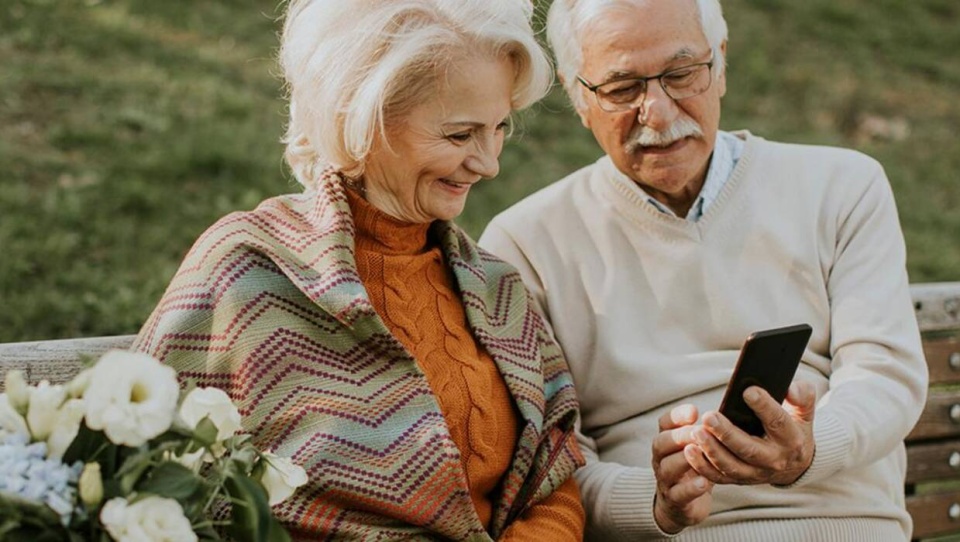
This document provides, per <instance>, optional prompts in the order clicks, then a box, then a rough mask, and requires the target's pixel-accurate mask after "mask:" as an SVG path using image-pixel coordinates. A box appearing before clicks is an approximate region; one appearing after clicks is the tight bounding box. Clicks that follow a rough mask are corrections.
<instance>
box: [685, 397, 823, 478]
mask: <svg viewBox="0 0 960 542" xmlns="http://www.w3.org/2000/svg"><path fill="white" fill-rule="evenodd" d="M743 398H744V400H745V401H746V402H747V405H748V406H750V408H752V409H753V411H754V412H756V414H757V417H759V418H760V421H761V422H763V427H764V429H765V430H766V433H767V434H766V436H764V437H763V438H760V437H754V436H752V435H749V434H747V433H746V432H744V431H742V430H741V429H740V428H738V427H736V426H735V425H733V423H731V422H730V420H729V419H727V418H726V417H725V416H723V415H722V414H720V413H719V412H708V413H706V414H704V416H703V426H702V427H698V428H697V429H695V430H694V431H693V440H694V442H695V443H696V446H691V447H688V449H687V450H685V456H686V459H687V461H688V462H689V463H690V465H691V466H692V467H693V468H694V469H695V470H696V471H697V473H699V474H700V475H701V476H703V477H705V478H707V479H708V480H710V481H711V482H713V483H716V484H739V485H750V484H774V485H789V484H792V483H794V482H796V481H797V479H798V478H800V476H801V475H803V473H804V472H806V471H807V469H808V468H810V464H811V463H812V462H813V454H814V448H815V443H814V440H813V414H814V410H815V408H816V400H817V394H816V391H815V390H814V388H813V386H812V385H810V384H809V383H807V382H802V381H797V382H794V383H793V384H792V385H791V386H790V391H789V392H788V393H787V401H786V403H787V404H785V405H782V406H781V405H779V404H777V402H776V401H774V400H773V398H772V397H770V394H768V393H767V392H766V391H764V390H763V389H762V388H759V387H757V386H751V387H749V388H747V389H746V391H744V394H743Z"/></svg>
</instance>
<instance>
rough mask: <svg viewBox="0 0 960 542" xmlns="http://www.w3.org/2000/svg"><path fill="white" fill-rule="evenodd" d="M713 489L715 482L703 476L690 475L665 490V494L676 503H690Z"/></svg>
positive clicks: (680, 504)
mask: <svg viewBox="0 0 960 542" xmlns="http://www.w3.org/2000/svg"><path fill="white" fill-rule="evenodd" d="M711 489H713V483H712V482H710V481H709V480H707V479H706V478H704V477H703V476H690V477H688V478H686V479H684V480H681V481H679V482H677V483H676V484H674V485H673V486H672V487H670V488H669V489H667V490H666V491H664V496H666V498H667V499H668V500H669V501H670V502H671V503H672V504H673V505H674V506H680V507H682V506H683V505H685V504H687V503H690V502H692V501H694V500H696V499H698V498H700V497H702V496H703V495H705V494H706V493H708V492H710V490H711Z"/></svg>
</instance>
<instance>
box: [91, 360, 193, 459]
mask: <svg viewBox="0 0 960 542" xmlns="http://www.w3.org/2000/svg"><path fill="white" fill-rule="evenodd" d="M179 392H180V389H179V387H178V385H177V375H176V372H175V371H174V370H173V369H172V368H170V367H168V366H166V365H163V364H161V363H160V362H159V361H157V360H155V359H153V358H151V357H150V356H147V355H145V354H137V353H132V352H123V351H120V350H113V351H111V352H108V353H107V354H105V355H104V356H103V357H102V358H100V361H98V362H97V364H96V365H94V367H93V373H91V375H90V386H89V387H88V388H87V390H86V392H85V393H84V398H85V399H84V401H86V403H87V411H86V417H87V426H89V427H90V428H91V429H97V430H99V429H102V430H103V431H104V433H106V434H107V438H109V439H110V440H111V441H113V442H114V443H116V444H123V445H126V446H139V445H141V444H143V443H144V442H146V441H148V440H150V439H151V438H153V437H155V436H157V435H159V434H161V433H163V432H164V431H166V430H167V429H169V428H170V423H171V422H172V421H173V416H174V413H175V412H176V407H177V397H178V395H179Z"/></svg>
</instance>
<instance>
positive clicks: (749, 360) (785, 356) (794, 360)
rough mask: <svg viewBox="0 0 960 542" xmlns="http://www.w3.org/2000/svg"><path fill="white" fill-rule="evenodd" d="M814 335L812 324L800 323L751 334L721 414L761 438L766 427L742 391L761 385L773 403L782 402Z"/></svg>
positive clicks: (727, 392) (745, 344)
mask: <svg viewBox="0 0 960 542" xmlns="http://www.w3.org/2000/svg"><path fill="white" fill-rule="evenodd" d="M812 332H813V329H812V328H811V327H810V326H809V325H807V324H797V325H795V326H787V327H779V328H776V329H767V330H764V331H757V332H755V333H751V334H750V336H749V337H747V340H746V342H744V343H743V348H742V349H741V350H740V359H738V360H737V366H736V368H734V370H733V376H731V377H730V382H729V383H728V384H727V391H726V393H725V394H724V395H723V402H721V403H720V413H721V414H723V415H724V416H726V417H727V419H729V420H730V421H731V422H733V424H734V425H736V426H737V427H739V428H740V429H743V430H744V431H746V432H747V433H749V434H751V435H754V436H757V437H762V436H763V435H764V430H763V424H762V423H761V422H760V418H758V417H757V415H756V414H754V413H753V410H751V409H750V407H749V406H747V403H746V402H744V400H743V392H744V391H745V390H746V389H747V388H749V387H750V386H760V387H761V388H763V389H765V390H767V393H769V394H770V396H771V397H773V400H774V401H776V402H778V403H782V402H783V400H784V399H785V398H786V397H787V390H788V389H789V388H790V383H791V382H793V376H794V375H795V374H796V373H797V367H798V366H799V365H800V358H801V357H803V351H804V349H805V348H806V347H807V341H809V340H810V334H811V333H812Z"/></svg>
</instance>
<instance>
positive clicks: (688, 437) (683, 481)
mask: <svg viewBox="0 0 960 542" xmlns="http://www.w3.org/2000/svg"><path fill="white" fill-rule="evenodd" d="M696 421H697V409H696V407H694V406H693V405H683V406H679V407H676V408H674V409H673V410H671V411H670V412H668V413H666V414H664V415H663V416H661V417H660V420H659V423H660V434H659V435H657V437H656V438H654V440H653V474H654V476H656V479H657V495H656V498H655V500H654V506H653V517H654V519H655V520H656V522H657V525H658V526H659V527H660V529H661V530H662V531H663V532H665V533H670V534H674V533H678V532H680V531H681V530H683V529H684V528H685V527H689V526H691V525H696V524H697V523H700V522H701V521H703V520H704V519H706V517H707V516H708V515H710V504H711V502H712V501H713V495H712V494H711V491H712V490H713V483H711V482H710V481H709V480H707V479H706V478H704V477H703V476H700V475H699V474H698V473H697V472H696V471H695V470H694V469H693V468H692V467H691V465H690V464H689V463H688V462H687V459H686V457H685V454H684V448H686V447H688V446H694V444H693V432H694V430H695V426H694V425H692V424H694V423H695V422H696Z"/></svg>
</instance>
